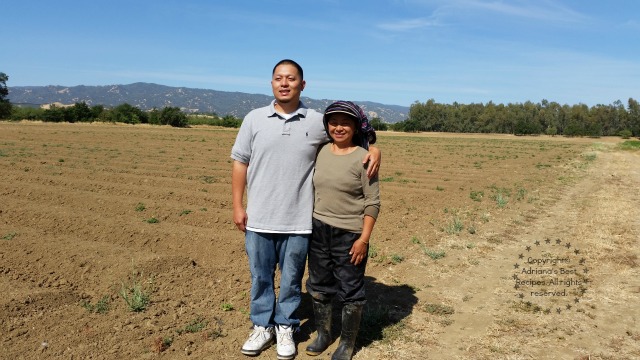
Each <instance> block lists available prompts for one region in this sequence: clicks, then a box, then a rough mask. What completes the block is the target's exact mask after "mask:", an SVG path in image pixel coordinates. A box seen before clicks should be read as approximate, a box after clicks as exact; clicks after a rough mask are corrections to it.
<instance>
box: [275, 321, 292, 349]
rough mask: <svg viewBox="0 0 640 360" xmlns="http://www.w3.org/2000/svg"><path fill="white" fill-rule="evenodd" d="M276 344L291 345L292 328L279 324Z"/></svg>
mask: <svg viewBox="0 0 640 360" xmlns="http://www.w3.org/2000/svg"><path fill="white" fill-rule="evenodd" d="M278 344H281V345H284V346H287V345H293V344H294V343H293V329H292V328H291V327H287V326H281V327H280V329H279V331H278Z"/></svg>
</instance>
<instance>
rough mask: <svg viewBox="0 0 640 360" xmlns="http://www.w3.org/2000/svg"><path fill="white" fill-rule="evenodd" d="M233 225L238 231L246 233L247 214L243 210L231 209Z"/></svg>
mask: <svg viewBox="0 0 640 360" xmlns="http://www.w3.org/2000/svg"><path fill="white" fill-rule="evenodd" d="M233 223H234V224H236V227H237V228H238V230H240V231H242V232H246V231H247V212H246V211H244V209H243V208H241V207H240V208H238V209H235V208H234V209H233Z"/></svg>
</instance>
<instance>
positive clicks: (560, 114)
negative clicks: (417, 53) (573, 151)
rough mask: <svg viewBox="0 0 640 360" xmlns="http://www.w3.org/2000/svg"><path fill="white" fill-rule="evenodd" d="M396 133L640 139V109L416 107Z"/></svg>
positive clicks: (553, 105)
mask: <svg viewBox="0 0 640 360" xmlns="http://www.w3.org/2000/svg"><path fill="white" fill-rule="evenodd" d="M389 127H390V128H391V129H392V130H396V131H406V132H418V131H437V132H457V133H502V134H515V135H538V134H547V135H564V136H593V137H598V136H624V137H630V136H640V105H639V104H638V101H636V100H634V99H632V98H629V100H628V102H627V106H626V107H625V106H624V104H623V103H622V102H621V101H620V100H618V101H616V102H614V103H613V104H610V105H595V106H592V107H588V106H587V105H585V104H578V105H572V106H570V105H566V104H565V105H560V104H559V103H557V102H549V101H547V100H542V102H540V103H536V104H534V103H533V102H530V101H527V102H525V103H516V104H512V103H510V104H507V105H503V104H494V103H493V102H489V103H487V104H482V103H479V104H468V105H463V104H458V103H456V102H454V103H453V104H439V103H436V102H435V101H434V100H433V99H430V100H428V101H427V102H425V103H420V102H415V103H413V104H412V105H411V107H410V108H409V117H408V119H406V120H405V121H402V122H398V123H395V124H392V125H390V126H389Z"/></svg>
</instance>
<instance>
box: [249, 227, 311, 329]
mask: <svg viewBox="0 0 640 360" xmlns="http://www.w3.org/2000/svg"><path fill="white" fill-rule="evenodd" d="M309 237H310V234H270V233H257V232H253V231H249V230H247V232H246V235H245V247H246V251H247V255H248V256H249V267H250V270H251V321H252V322H253V324H255V325H259V326H263V327H272V326H275V325H276V324H278V325H290V326H293V327H294V328H297V327H298V326H300V319H298V317H297V315H296V310H297V309H298V306H299V305H300V299H301V295H300V292H301V290H302V276H303V275H304V266H305V262H306V260H307V249H308V247H309ZM276 264H277V265H278V267H279V268H280V292H279V294H278V298H277V300H276V294H275V290H274V288H275V284H274V277H275V270H276Z"/></svg>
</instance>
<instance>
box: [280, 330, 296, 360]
mask: <svg viewBox="0 0 640 360" xmlns="http://www.w3.org/2000/svg"><path fill="white" fill-rule="evenodd" d="M276 338H277V342H278V344H277V347H276V348H277V349H278V359H280V360H291V359H293V358H295V357H296V343H295V342H293V328H292V327H291V326H286V325H278V326H276Z"/></svg>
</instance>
